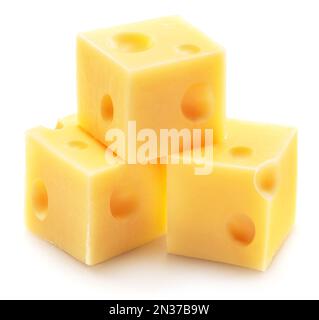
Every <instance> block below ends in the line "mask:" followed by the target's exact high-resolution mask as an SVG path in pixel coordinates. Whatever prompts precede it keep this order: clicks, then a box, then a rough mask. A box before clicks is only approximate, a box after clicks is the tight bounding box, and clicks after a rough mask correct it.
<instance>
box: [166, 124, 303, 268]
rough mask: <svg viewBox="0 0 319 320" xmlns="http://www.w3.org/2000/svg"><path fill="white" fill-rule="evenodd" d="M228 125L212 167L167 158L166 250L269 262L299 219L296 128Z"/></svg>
mask: <svg viewBox="0 0 319 320" xmlns="http://www.w3.org/2000/svg"><path fill="white" fill-rule="evenodd" d="M226 129H227V132H228V137H227V139H226V141H225V143H224V144H222V145H218V146H216V147H215V149H214V166H213V171H212V173H211V174H210V175H205V176H204V175H194V168H193V167H194V165H193V164H181V165H173V164H170V165H168V168H167V206H168V209H167V214H168V251H169V252H170V253H173V254H179V255H184V256H190V257H197V258H202V259H207V260H214V261H219V262H225V263H231V264H235V265H239V266H244V267H249V268H253V269H258V270H265V269H266V268H267V266H269V264H270V262H271V260H272V258H273V257H274V255H275V254H276V252H277V250H278V249H279V247H280V246H281V244H282V243H283V241H284V240H285V238H286V236H287V235H288V233H289V231H290V230H291V228H292V225H293V223H294V218H295V201H296V167H297V132H296V130H295V129H291V128H284V127H280V126H274V125H265V124H253V123H245V122H240V121H233V120H230V121H228V122H227V125H226ZM178 157H179V160H180V161H181V160H183V159H182V156H178Z"/></svg>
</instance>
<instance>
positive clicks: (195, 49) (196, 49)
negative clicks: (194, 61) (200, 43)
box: [177, 44, 200, 54]
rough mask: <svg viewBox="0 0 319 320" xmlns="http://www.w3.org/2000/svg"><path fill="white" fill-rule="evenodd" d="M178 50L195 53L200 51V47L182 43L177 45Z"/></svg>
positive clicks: (184, 52)
mask: <svg viewBox="0 0 319 320" xmlns="http://www.w3.org/2000/svg"><path fill="white" fill-rule="evenodd" d="M177 51H178V52H179V53H183V54H194V53H198V52H199V51H200V48H199V47H197V46H195V45H193V44H182V45H181V46H178V47H177Z"/></svg>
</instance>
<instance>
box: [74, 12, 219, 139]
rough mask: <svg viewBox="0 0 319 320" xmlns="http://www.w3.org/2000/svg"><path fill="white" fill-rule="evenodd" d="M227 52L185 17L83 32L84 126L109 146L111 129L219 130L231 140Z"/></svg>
mask: <svg viewBox="0 0 319 320" xmlns="http://www.w3.org/2000/svg"><path fill="white" fill-rule="evenodd" d="M224 64H225V63H224V51H223V49H222V48H221V47H220V46H219V45H217V44H216V43H214V42H212V41H211V40H210V39H209V38H208V37H206V36H205V35H204V34H202V33H201V32H199V31H197V30H196V29H195V28H193V27H192V26H190V25H189V24H188V23H186V22H185V21H184V20H182V19H181V18H178V17H167V18H161V19H155V20H149V21H145V22H140V23H134V24H130V25H124V26H120V27H114V28H110V29H101V30H95V31H91V32H85V33H81V34H79V36H78V41H77V82H78V117H79V124H80V125H81V126H82V128H84V129H85V130H86V131H87V132H89V133H90V134H92V135H93V136H94V137H95V138H96V139H98V140H99V141H100V142H102V143H104V144H106V141H105V133H106V131H107V130H108V129H111V128H119V129H122V130H123V131H124V132H125V131H126V128H127V122H128V121H129V120H130V121H136V125H137V130H140V129H143V128H151V129H153V130H155V131H156V132H157V133H158V131H159V130H160V129H162V128H165V129H170V128H176V129H178V130H179V129H182V128H189V129H192V128H201V129H204V128H209V129H211V128H213V129H214V142H215V143H219V142H221V141H222V140H223V137H224V117H225V114H224V113H225V110H224V109H225V108H224V95H225V88H224V87H225V85H224V82H225V70H224V68H225V66H224Z"/></svg>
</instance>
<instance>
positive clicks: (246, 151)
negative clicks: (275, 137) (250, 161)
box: [230, 146, 253, 158]
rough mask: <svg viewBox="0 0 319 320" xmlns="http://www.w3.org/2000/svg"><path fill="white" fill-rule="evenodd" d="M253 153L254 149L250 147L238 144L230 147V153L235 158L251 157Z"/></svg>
mask: <svg viewBox="0 0 319 320" xmlns="http://www.w3.org/2000/svg"><path fill="white" fill-rule="evenodd" d="M252 153H253V150H252V149H251V148H249V147H243V146H238V147H233V148H231V149H230V154H231V155H232V156H233V157H234V158H246V157H249V156H250V155H251V154H252Z"/></svg>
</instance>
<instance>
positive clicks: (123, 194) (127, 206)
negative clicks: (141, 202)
mask: <svg viewBox="0 0 319 320" xmlns="http://www.w3.org/2000/svg"><path fill="white" fill-rule="evenodd" d="M137 208H138V197H137V195H136V194H135V192H134V191H133V190H129V189H128V188H125V187H122V188H120V187H119V188H117V189H115V190H114V191H113V193H112V195H111V198H110V209H111V214H112V215H113V217H114V218H116V219H123V218H127V217H129V216H131V215H133V214H134V213H135V212H136V210H137Z"/></svg>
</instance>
